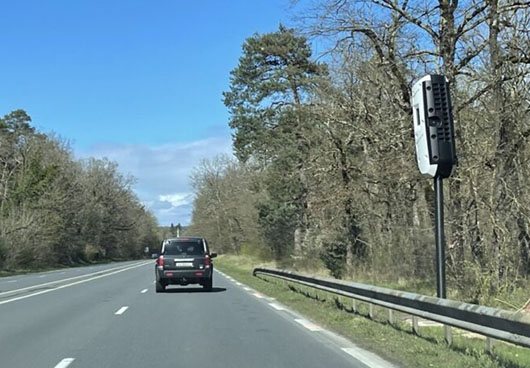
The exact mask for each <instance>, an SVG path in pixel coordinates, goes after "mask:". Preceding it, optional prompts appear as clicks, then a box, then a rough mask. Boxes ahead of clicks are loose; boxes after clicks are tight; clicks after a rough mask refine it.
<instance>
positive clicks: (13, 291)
mask: <svg viewBox="0 0 530 368" xmlns="http://www.w3.org/2000/svg"><path fill="white" fill-rule="evenodd" d="M140 263H142V262H137V263H133V264H132V265H125V266H119V267H114V268H109V269H107V270H102V271H97V272H92V273H87V274H84V275H79V276H74V277H68V278H66V279H60V280H54V281H48V282H45V283H43V284H37V285H32V286H27V287H23V288H20V289H15V290H8V291H4V292H1V293H0V296H1V295H5V294H12V293H16V292H19V291H24V290H29V289H36V288H41V287H43V286H47V285H50V284H57V283H59V282H63V281H70V280H75V279H79V278H81V277H88V276H92V275H96V274H98V273H102V272H107V271H112V270H118V269H120V268H126V267H129V266H134V265H137V264H140ZM145 264H148V263H145Z"/></svg>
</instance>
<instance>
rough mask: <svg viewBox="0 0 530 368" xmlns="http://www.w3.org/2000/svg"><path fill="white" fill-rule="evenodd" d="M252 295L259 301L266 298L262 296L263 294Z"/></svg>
mask: <svg viewBox="0 0 530 368" xmlns="http://www.w3.org/2000/svg"><path fill="white" fill-rule="evenodd" d="M252 295H254V296H255V297H256V298H258V299H263V298H264V296H263V295H261V294H259V293H254V294H252Z"/></svg>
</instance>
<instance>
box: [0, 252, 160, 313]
mask: <svg viewBox="0 0 530 368" xmlns="http://www.w3.org/2000/svg"><path fill="white" fill-rule="evenodd" d="M148 264H151V262H146V263H142V264H136V265H135V266H130V267H127V268H122V269H120V270H117V271H114V272H110V273H106V274H104V275H99V276H94V277H91V278H88V279H84V280H79V281H75V282H72V283H70V284H65V285H61V286H57V287H56V288H53V289H46V290H42V291H38V292H36V293H33V294H28V295H24V296H19V297H17V298H12V299H7V300H4V301H1V302H0V305H2V304H7V303H11V302H14V301H17V300H21V299H26V298H30V297H32V296H36V295H41V294H46V293H50V292H52V291H55V290H60V289H64V288H67V287H70V286H74V285H79V284H83V283H85V282H89V281H92V280H97V279H100V278H102V277H107V276H111V275H115V274H117V273H120V272H123V271H128V270H131V269H133V268H136V267H140V266H145V265H148ZM96 273H97V272H96Z"/></svg>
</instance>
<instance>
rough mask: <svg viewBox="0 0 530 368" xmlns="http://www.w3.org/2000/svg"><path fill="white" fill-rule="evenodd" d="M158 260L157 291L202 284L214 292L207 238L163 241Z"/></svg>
mask: <svg viewBox="0 0 530 368" xmlns="http://www.w3.org/2000/svg"><path fill="white" fill-rule="evenodd" d="M155 257H158V258H157V259H156V266H155V276H156V292H157V293H159V292H162V291H164V290H165V289H166V286H167V285H170V284H173V285H188V284H200V285H202V286H203V288H204V289H205V290H211V289H212V284H213V263H212V258H215V257H217V253H210V249H209V248H208V242H207V241H206V239H203V238H184V237H183V238H174V239H167V240H164V241H163V242H162V250H161V252H160V255H155Z"/></svg>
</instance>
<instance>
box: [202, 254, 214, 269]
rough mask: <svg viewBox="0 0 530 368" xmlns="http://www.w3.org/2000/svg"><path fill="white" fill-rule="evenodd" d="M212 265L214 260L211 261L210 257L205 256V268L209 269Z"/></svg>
mask: <svg viewBox="0 0 530 368" xmlns="http://www.w3.org/2000/svg"><path fill="white" fill-rule="evenodd" d="M211 264H212V260H211V259H210V256H209V255H208V254H207V255H205V256H204V267H205V268H209V267H210V265H211Z"/></svg>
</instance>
